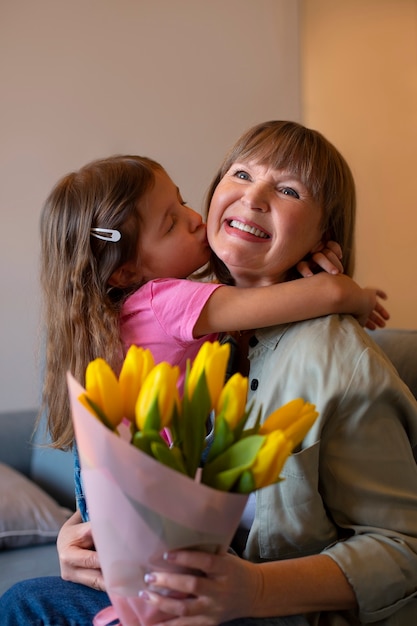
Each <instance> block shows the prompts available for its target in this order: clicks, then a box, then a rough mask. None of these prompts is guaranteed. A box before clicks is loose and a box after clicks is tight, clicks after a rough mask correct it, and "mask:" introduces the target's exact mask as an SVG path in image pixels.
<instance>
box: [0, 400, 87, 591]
mask: <svg viewBox="0 0 417 626" xmlns="http://www.w3.org/2000/svg"><path fill="white" fill-rule="evenodd" d="M36 416H37V411H36V410H32V411H31V410H28V411H19V412H10V413H0V595H2V594H3V593H4V592H5V591H6V589H8V588H9V587H10V586H11V585H12V584H13V583H15V582H17V581H19V580H23V579H25V578H32V577H36V576H50V575H55V574H59V564H58V557H57V552H56V546H55V542H56V537H57V534H58V530H59V528H60V527H61V525H62V524H63V522H64V521H65V520H66V519H67V518H68V517H69V515H71V513H72V512H73V511H74V510H75V498H74V478H73V476H74V470H73V456H72V454H71V453H70V452H69V453H66V452H61V451H59V450H53V449H51V448H49V447H47V446H45V440H46V438H45V436H44V428H42V427H41V428H40V429H39V430H38V432H37V433H36V435H35V437H33V430H34V425H35V420H36Z"/></svg>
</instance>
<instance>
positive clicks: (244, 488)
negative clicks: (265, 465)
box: [235, 469, 256, 493]
mask: <svg viewBox="0 0 417 626" xmlns="http://www.w3.org/2000/svg"><path fill="white" fill-rule="evenodd" d="M255 489H256V485H255V480H254V478H253V474H252V472H251V471H250V470H248V469H247V470H244V471H243V472H242V474H241V475H240V478H239V481H238V483H237V486H236V489H235V491H237V493H252V491H255Z"/></svg>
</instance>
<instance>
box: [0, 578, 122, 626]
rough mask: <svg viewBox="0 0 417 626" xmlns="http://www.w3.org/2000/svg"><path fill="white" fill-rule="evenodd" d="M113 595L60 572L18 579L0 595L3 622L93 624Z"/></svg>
mask: <svg viewBox="0 0 417 626" xmlns="http://www.w3.org/2000/svg"><path fill="white" fill-rule="evenodd" d="M109 604H110V599H109V596H108V595H107V594H106V593H104V591H96V590H95V589H90V587H85V586H84V585H78V584H76V583H71V582H68V581H65V580H62V578H60V577H59V576H45V577H44V578H32V579H29V580H23V581H22V582H20V583H16V584H15V585H13V587H11V588H10V589H9V590H8V591H6V593H4V594H3V595H2V597H1V598H0V616H1V618H0V623H1V625H2V626H29V625H30V626H91V625H92V622H93V617H94V616H95V615H96V613H98V612H99V611H101V609H104V608H105V607H106V606H109Z"/></svg>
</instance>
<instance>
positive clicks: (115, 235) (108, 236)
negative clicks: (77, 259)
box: [90, 228, 122, 242]
mask: <svg viewBox="0 0 417 626" xmlns="http://www.w3.org/2000/svg"><path fill="white" fill-rule="evenodd" d="M99 233H101V234H99ZM90 235H91V236H92V237H96V238H97V239H102V240H103V241H113V242H116V241H119V240H120V239H121V238H122V235H121V233H120V231H118V230H114V229H113V228H90Z"/></svg>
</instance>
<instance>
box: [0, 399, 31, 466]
mask: <svg viewBox="0 0 417 626" xmlns="http://www.w3.org/2000/svg"><path fill="white" fill-rule="evenodd" d="M36 416H37V410H36V409H30V410H25V411H10V412H4V413H0V432H1V436H0V461H1V462H2V463H5V464H7V465H10V467H13V468H14V469H16V470H18V471H19V472H21V473H22V474H25V475H26V476H30V473H31V458H32V436H33V430H34V426H35V420H36Z"/></svg>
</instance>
